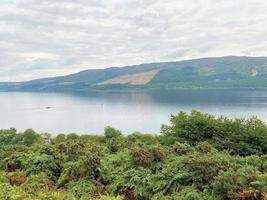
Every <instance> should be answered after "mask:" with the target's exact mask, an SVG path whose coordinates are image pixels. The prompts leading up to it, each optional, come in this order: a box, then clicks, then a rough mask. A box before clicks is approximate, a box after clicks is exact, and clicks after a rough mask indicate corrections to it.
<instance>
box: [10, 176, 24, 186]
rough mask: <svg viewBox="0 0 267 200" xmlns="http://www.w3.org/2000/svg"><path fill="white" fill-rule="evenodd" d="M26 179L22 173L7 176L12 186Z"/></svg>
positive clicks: (18, 184)
mask: <svg viewBox="0 0 267 200" xmlns="http://www.w3.org/2000/svg"><path fill="white" fill-rule="evenodd" d="M26 181H27V177H26V176H22V175H14V176H11V177H10V178H9V182H10V185H12V186H20V185H22V184H23V183H25V182H26Z"/></svg>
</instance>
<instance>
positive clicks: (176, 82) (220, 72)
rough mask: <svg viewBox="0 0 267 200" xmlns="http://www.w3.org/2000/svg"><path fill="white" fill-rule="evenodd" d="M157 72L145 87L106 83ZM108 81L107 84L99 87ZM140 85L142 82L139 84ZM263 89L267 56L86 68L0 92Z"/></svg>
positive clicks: (10, 85)
mask: <svg viewBox="0 0 267 200" xmlns="http://www.w3.org/2000/svg"><path fill="white" fill-rule="evenodd" d="M152 70H158V72H157V73H156V74H155V76H153V77H152V79H151V80H149V81H148V82H144V83H145V84H139V85H135V84H131V81H129V82H127V80H126V81H125V80H124V82H123V83H122V84H120V83H119V82H118V83H115V84H112V82H110V81H109V80H112V79H116V78H117V79H118V77H120V76H124V77H138V76H137V75H136V74H138V73H145V72H149V71H152ZM101 82H110V83H111V84H100V83H101ZM141 82H142V81H141ZM213 88H222V89H228V88H237V89H240V88H253V89H254V88H255V89H256V88H264V89H265V88H266V89H267V57H249V56H224V57H206V58H197V59H190V60H182V61H170V62H157V63H145V64H140V65H129V66H125V67H109V68H105V69H88V70H83V71H80V72H77V73H73V74H69V75H65V76H56V77H47V78H41V79H35V80H30V81H24V82H2V83H0V91H90V90H112V89H119V90H125V89H129V90H132V89H213Z"/></svg>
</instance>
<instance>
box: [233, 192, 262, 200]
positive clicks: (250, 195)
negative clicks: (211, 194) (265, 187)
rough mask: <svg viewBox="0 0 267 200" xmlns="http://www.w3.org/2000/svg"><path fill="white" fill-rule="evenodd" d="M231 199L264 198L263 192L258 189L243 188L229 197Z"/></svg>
mask: <svg viewBox="0 0 267 200" xmlns="http://www.w3.org/2000/svg"><path fill="white" fill-rule="evenodd" d="M231 200H266V198H265V194H264V193H263V192H260V191H259V190H244V191H242V192H239V193H237V194H235V195H233V197H232V198H231Z"/></svg>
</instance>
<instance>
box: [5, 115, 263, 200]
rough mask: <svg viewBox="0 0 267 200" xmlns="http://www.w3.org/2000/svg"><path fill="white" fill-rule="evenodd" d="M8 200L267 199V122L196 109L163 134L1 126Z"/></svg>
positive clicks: (175, 119) (173, 120) (172, 121)
mask: <svg viewBox="0 0 267 200" xmlns="http://www.w3.org/2000/svg"><path fill="white" fill-rule="evenodd" d="M0 147H1V148H0V199H1V200H30V199H35V200H79V199H81V200H90V199H98V200H149V199H152V200H176V199H177V200H264V199H266V198H267V195H266V192H267V159H266V158H267V154H266V153H267V125H266V124H265V123H264V122H262V121H261V120H260V119H258V118H256V117H252V118H250V119H228V118H225V117H215V116H212V115H209V114H205V113H200V112H198V111H195V110H193V111H192V112H191V113H189V114H187V113H184V112H180V113H178V114H177V115H173V116H171V119H170V124H169V125H162V128H161V134H160V135H149V134H141V133H133V134H130V135H123V134H122V133H121V132H120V131H119V130H116V129H114V128H112V127H106V128H105V131H104V135H78V134H74V133H73V134H67V135H65V134H59V135H57V136H51V135H50V134H38V133H36V132H35V131H34V130H31V129H28V130H26V131H24V132H17V131H16V129H14V128H11V129H8V130H0Z"/></svg>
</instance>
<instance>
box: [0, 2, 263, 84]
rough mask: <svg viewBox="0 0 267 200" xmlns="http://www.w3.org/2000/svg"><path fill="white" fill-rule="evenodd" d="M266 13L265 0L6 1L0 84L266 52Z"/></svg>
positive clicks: (0, 29)
mask: <svg viewBox="0 0 267 200" xmlns="http://www.w3.org/2000/svg"><path fill="white" fill-rule="evenodd" d="M266 10H267V1H263V0H234V1H233V0H232V1H230V0H216V1H214V0H198V1H195V0H108V1H106V0H76V1H72V0H57V1H54V0H42V1H36V0H12V1H10V0H1V1H0V81H21V80H29V79H34V78H40V77H47V76H56V75H63V74H69V73H72V72H77V71H80V70H83V69H90V68H105V67H111V66H124V65H131V64H139V63H147V62H161V61H175V60H182V59H189V58H198V57H206V56H223V55H248V56H267V28H266V27H267V12H266Z"/></svg>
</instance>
